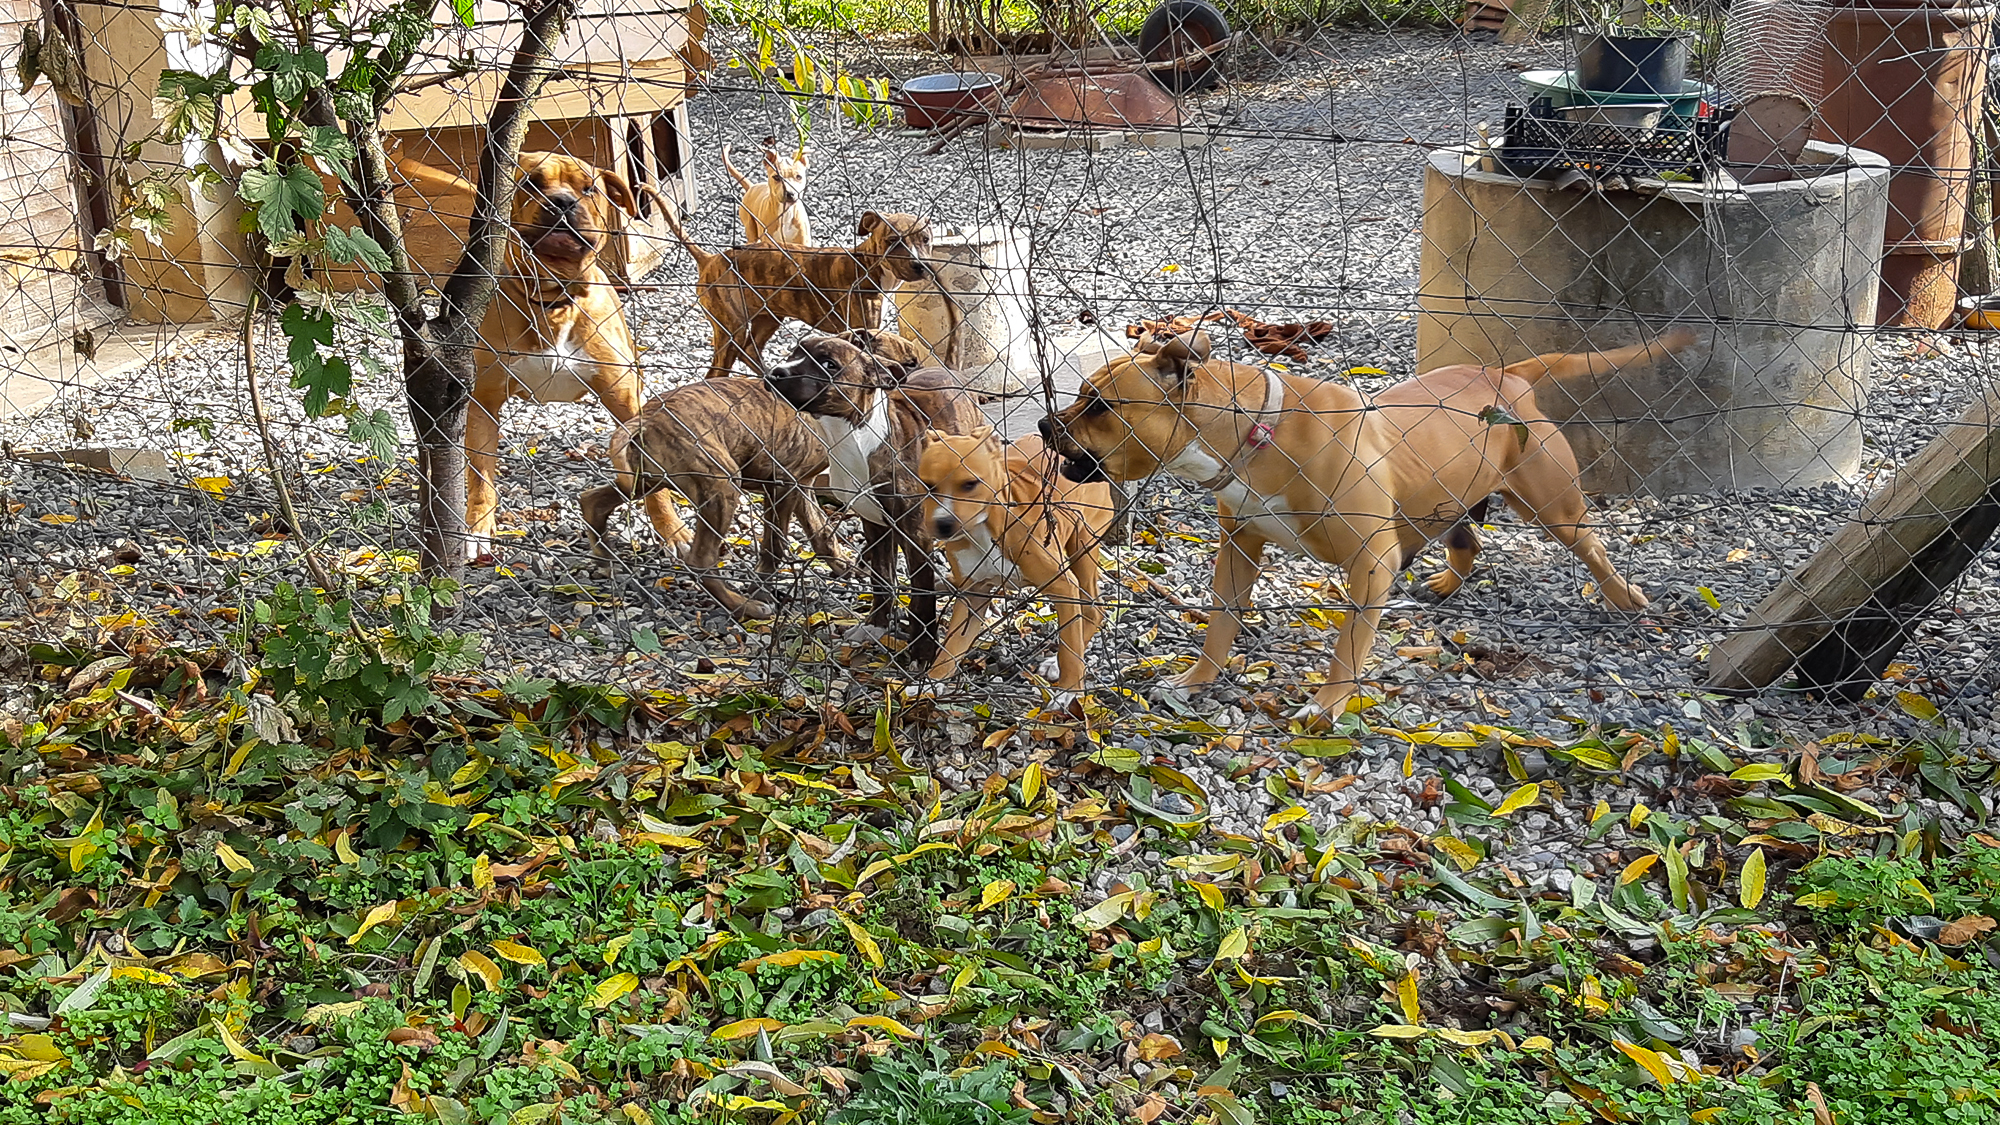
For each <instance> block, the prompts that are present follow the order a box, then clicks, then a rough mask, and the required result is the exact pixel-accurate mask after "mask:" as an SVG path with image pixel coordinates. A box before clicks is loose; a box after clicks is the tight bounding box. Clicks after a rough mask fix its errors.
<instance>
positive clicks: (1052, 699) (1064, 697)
mask: <svg viewBox="0 0 2000 1125" xmlns="http://www.w3.org/2000/svg"><path fill="white" fill-rule="evenodd" d="M1081 698H1083V693H1082V692H1079V691H1058V692H1056V693H1054V694H1053V695H1051V696H1049V701H1048V702H1047V703H1045V704H1043V705H1042V710H1043V711H1045V712H1047V713H1048V714H1051V715H1058V714H1064V713H1067V712H1069V711H1073V710H1075V708H1076V701H1077V700H1079V699H1081Z"/></svg>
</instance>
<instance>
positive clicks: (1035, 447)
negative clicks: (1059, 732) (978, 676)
mask: <svg viewBox="0 0 2000 1125" xmlns="http://www.w3.org/2000/svg"><path fill="white" fill-rule="evenodd" d="M1057 469H1058V460H1057V458H1056V456H1055V454H1054V453H1053V452H1052V451H1050V450H1048V449H1046V448H1045V447H1044V446H1043V444H1042V442H1041V441H1040V440H1039V439H1037V438H1032V437H1029V438H1023V439H1022V440H1021V441H1018V442H1015V443H1014V444H1013V445H1009V446H1003V445H1001V444H1000V438H999V436H998V435H997V434H995V433H994V432H993V427H991V426H983V427H980V428H978V429H975V430H973V431H972V432H971V433H970V434H965V435H954V434H948V433H945V432H943V431H941V430H932V431H931V432H930V433H929V434H928V435H926V441H925V444H924V453H923V457H922V459H921V460H920V461H919V463H918V466H917V477H918V478H919V479H920V480H922V481H923V483H924V523H925V524H926V525H927V526H928V527H929V529H930V532H931V534H933V535H935V536H936V537H937V539H938V542H939V545H940V546H942V547H943V548H944V554H945V558H946V559H947V560H949V561H950V563H951V584H952V588H953V589H954V590H956V591H957V593H958V599H957V601H956V602H954V603H953V605H952V608H951V623H950V624H949V625H947V626H946V627H945V631H944V644H943V648H942V650H941V651H940V652H939V653H938V658H937V660H936V662H935V663H933V664H932V665H931V670H930V678H931V679H932V680H933V681H936V680H943V679H948V678H950V676H951V675H952V673H954V672H956V671H957V670H958V664H959V661H961V660H963V659H965V654H966V652H967V650H969V649H970V648H971V647H972V642H973V640H974V639H975V638H976V637H977V635H978V633H979V628H980V626H981V625H983V624H984V623H985V618H986V612H987V609H988V608H989V607H990V606H991V605H992V604H993V599H994V596H995V595H996V594H998V593H1001V592H1004V591H1008V590H1032V591H1035V592H1036V593H1038V594H1039V595H1040V596H1041V597H1042V598H1044V599H1046V600H1047V601H1048V603H1049V604H1050V605H1051V606H1053V607H1055V611H1056V655H1055V657H1054V659H1053V660H1051V661H1049V662H1047V663H1045V664H1044V665H1043V666H1042V670H1041V671H1042V676H1043V678H1044V679H1047V680H1049V681H1050V682H1051V683H1053V684H1054V685H1055V686H1056V687H1058V688H1062V689H1064V690H1067V691H1075V690H1077V689H1079V688H1081V687H1082V686H1083V673H1084V662H1083V654H1084V650H1085V649H1087V648H1089V647H1090V639H1091V638H1092V637H1094V636H1096V635H1097V630H1098V629H1099V628H1100V627H1101V626H1102V625H1103V624H1104V607H1103V606H1102V605H1101V604H1099V602H1098V600H1097V579H1098V567H1097V545H1098V544H1099V543H1100V542H1102V541H1103V539H1104V533H1105V530H1106V529H1107V528H1109V527H1110V526H1111V517H1112V501H1111V487H1110V486H1109V485H1107V484H1105V483H1103V482H1101V481H1099V482H1094V483H1090V484H1078V483H1077V482H1075V481H1070V480H1065V479H1064V478H1063V477H1062V475H1061V474H1060V473H1059V472H1058V471H1057Z"/></svg>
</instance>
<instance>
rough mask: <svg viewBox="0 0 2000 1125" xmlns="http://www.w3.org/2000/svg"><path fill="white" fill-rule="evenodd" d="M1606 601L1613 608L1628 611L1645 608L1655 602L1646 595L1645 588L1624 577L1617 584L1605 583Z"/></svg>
mask: <svg viewBox="0 0 2000 1125" xmlns="http://www.w3.org/2000/svg"><path fill="white" fill-rule="evenodd" d="M1604 601H1605V604H1606V605H1609V606H1611V607H1612V608H1613V609H1622V610H1625V611H1626V612H1627V613H1632V612H1636V611H1638V610H1642V609H1645V608H1646V607H1647V606H1649V605H1652V604H1653V603H1652V601H1651V600H1650V599H1648V598H1647V597H1646V592H1645V591H1644V590H1641V589H1640V588H1639V587H1638V586H1636V585H1634V584H1633V583H1630V582H1627V581H1625V580H1623V579H1620V580H1619V581H1618V582H1617V584H1615V585H1612V584H1606V585H1605V587H1604Z"/></svg>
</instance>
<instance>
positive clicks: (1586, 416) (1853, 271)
mask: <svg viewBox="0 0 2000 1125" xmlns="http://www.w3.org/2000/svg"><path fill="white" fill-rule="evenodd" d="M1817 147H1818V152H1819V156H1820V158H1821V159H1827V160H1830V159H1834V158H1835V156H1836V151H1835V150H1833V149H1830V148H1828V147H1826V146H1817ZM1840 151H1842V152H1845V151H1846V150H1840ZM1853 159H1854V166H1853V167H1852V168H1851V169H1850V170H1847V171H1844V172H1838V171H1837V172H1830V173H1828V174H1826V175H1821V176H1818V177H1815V178H1813V179H1809V180H1791V181H1786V182H1782V183H1776V184H1757V185H1753V186H1750V187H1739V188H1735V189H1733V190H1729V191H1713V192H1705V191H1704V190H1703V189H1702V188H1701V187H1700V186H1699V185H1691V184H1668V185H1663V186H1662V188H1661V190H1659V191H1657V192H1650V193H1649V192H1641V191H1624V192H1610V193H1600V192H1595V191H1586V192H1573V191H1555V190H1553V189H1552V186H1551V184H1550V183H1549V182H1548V181H1541V180H1521V179H1518V178H1516V177H1513V176H1509V175H1504V174H1497V173H1485V172H1479V171H1473V170H1468V169H1467V167H1466V156H1465V154H1464V153H1463V152H1461V151H1456V150H1452V151H1441V152H1437V153H1434V154H1432V158H1431V161H1430V164H1429V166H1428V167H1427V169H1426V171H1425V181H1424V223H1423V248H1422V259H1421V264H1420V267H1419V280H1418V286H1419V292H1418V307H1419V315H1418V323H1417V360H1418V370H1419V371H1427V370H1431V369H1433V368H1437V367H1442V366H1445V365H1447V364H1453V363H1479V364H1493V365H1498V364H1504V363H1510V362H1514V361H1516V360H1520V359H1525V358H1527V357H1529V356H1532V355H1536V354H1539V353H1545V352H1573V351H1588V350H1591V349H1593V348H1612V347H1619V346H1623V345H1626V344H1631V343H1636V342H1638V341H1639V340H1641V339H1645V338H1648V337H1650V336H1652V335H1654V334H1657V333H1659V332H1661V331H1664V330H1665V329H1666V328H1667V327H1669V326H1671V325H1675V324H1686V325H1688V326H1690V327H1693V328H1694V329H1696V331H1697V332H1698V333H1700V334H1701V336H1702V343H1701V344H1700V345H1698V346H1697V347H1696V348H1695V349H1694V350H1693V351H1691V352H1689V353H1684V354H1683V355H1681V356H1678V357H1675V358H1673V359H1669V360H1666V361H1663V362H1662V363H1660V364H1657V365H1651V366H1648V367H1646V368H1644V369H1640V370H1634V371H1628V372H1624V373H1622V374H1619V375H1615V376H1611V377H1609V378H1606V379H1603V380H1600V381H1597V382H1596V383H1594V384H1592V385H1559V384H1554V383H1545V384H1543V385H1542V387H1541V388H1540V393H1539V395H1538V399H1539V401H1540V403H1541V406H1542V408H1543V409H1544V410H1546V411H1547V412H1548V414H1549V416H1550V417H1552V418H1555V419H1556V420H1558V421H1560V422H1562V423H1563V432H1564V434H1565V435H1566V436H1567V437H1568V438H1569V440H1570V443H1571V445H1572V446H1573V447H1575V449H1576V452H1577V456H1578V459H1579V461H1580V462H1581V463H1582V466H1583V480H1584V486H1585V488H1586V489H1588V490H1590V491H1593V492H1601V493H1607V494H1614V495H1627V494H1632V493H1650V494H1653V495H1674V494H1685V493H1700V492H1706V491H1709V490H1712V489H1716V488H1796V487H1802V486H1805V485H1810V484H1815V483H1819V482H1823V481H1827V480H1832V479H1836V478H1839V477H1843V476H1847V475H1849V474H1852V473H1853V472H1855V471H1856V470H1857V469H1858V468H1859V466H1860V456H1861V431H1860V421H1859V412H1860V411H1861V410H1862V409H1864V408H1865V406H1866V403H1867V392H1868V380H1869V367H1870V358H1871V357H1870V354H1869V351H1868V347H1867V343H1866V340H1867V337H1866V336H1865V335H1863V334H1862V333H1861V332H1858V331H1855V330H1854V328H1855V326H1859V325H1872V324H1874V322H1875V300H1876V288H1877V283H1878V280H1879V277H1880V271H1879V265H1880V258H1881V237H1882V227H1883V222H1884V218H1885V215H1886V213H1887V208H1888V181H1889V169H1888V165H1887V162H1885V161H1883V160H1882V159H1881V158H1880V157H1877V156H1875V155H1874V154H1872V153H1863V152H1859V151H1858V150H1855V151H1854V153H1853Z"/></svg>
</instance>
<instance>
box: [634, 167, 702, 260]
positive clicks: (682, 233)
mask: <svg viewBox="0 0 2000 1125" xmlns="http://www.w3.org/2000/svg"><path fill="white" fill-rule="evenodd" d="M639 190H640V191H643V192H645V193H646V194H647V196H648V197H650V198H651V199H652V201H653V206H655V207H658V208H659V209H660V217H661V218H663V219H665V220H666V221H667V229H669V230H671V231H673V232H674V237H675V238H677V239H679V240H680V244H681V245H682V246H685V247H687V252H688V254H689V255H691V256H692V257H693V258H694V260H695V264H696V265H700V264H701V263H703V262H706V261H708V260H709V259H710V258H715V257H720V255H718V254H716V253H715V252H713V251H710V250H703V249H702V248H701V247H699V246H697V245H695V241H694V239H692V238H689V237H688V232H687V228H686V227H684V226H682V225H681V213H680V210H681V209H680V208H679V207H676V206H674V204H673V203H672V202H671V201H670V200H668V199H667V197H666V196H664V195H661V194H660V189H659V188H656V187H654V186H653V185H652V184H641V185H639Z"/></svg>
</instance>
